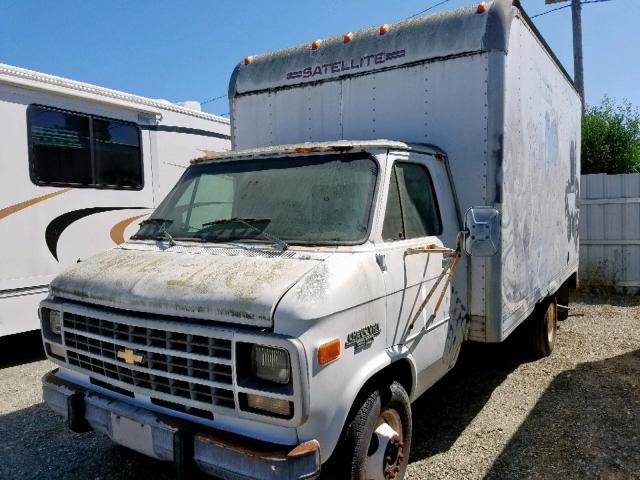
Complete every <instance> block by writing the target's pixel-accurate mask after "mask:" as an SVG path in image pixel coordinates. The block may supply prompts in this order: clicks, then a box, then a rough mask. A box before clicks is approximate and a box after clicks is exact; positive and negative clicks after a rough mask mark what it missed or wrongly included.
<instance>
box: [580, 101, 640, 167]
mask: <svg viewBox="0 0 640 480" xmlns="http://www.w3.org/2000/svg"><path fill="white" fill-rule="evenodd" d="M636 172H640V111H638V109H637V108H636V107H634V106H633V105H631V103H630V102H629V101H627V100H623V101H622V103H620V104H618V103H616V102H615V101H614V100H612V99H611V98H609V97H605V98H604V100H603V101H602V103H601V104H600V105H597V106H589V107H587V108H586V110H585V113H584V117H583V118H582V173H608V174H618V173H636Z"/></svg>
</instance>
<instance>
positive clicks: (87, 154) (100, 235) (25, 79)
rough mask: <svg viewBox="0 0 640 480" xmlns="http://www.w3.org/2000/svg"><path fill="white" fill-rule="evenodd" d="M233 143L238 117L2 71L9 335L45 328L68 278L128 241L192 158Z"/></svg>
mask: <svg viewBox="0 0 640 480" xmlns="http://www.w3.org/2000/svg"><path fill="white" fill-rule="evenodd" d="M187 105H191V106H193V107H196V108H197V107H199V106H198V105H197V102H196V104H195V105H194V104H193V103H191V104H189V103H187ZM229 146H230V140H229V122H228V120H227V119H224V118H221V117H217V116H215V115H210V114H207V113H204V112H201V111H198V110H196V109H194V108H186V107H185V106H181V105H177V104H172V103H169V102H167V101H162V100H151V99H148V98H143V97H139V96H135V95H130V94H127V93H124V92H119V91H115V90H109V89H106V88H101V87H97V86H95V85H89V84H86V83H81V82H77V81H73V80H68V79H65V78H59V77H54V76H51V75H45V74H43V73H39V72H34V71H30V70H25V69H22V68H16V67H12V66H9V65H3V64H0V169H1V170H2V175H1V176H0V232H2V235H1V236H2V240H1V241H0V245H1V246H2V248H0V336H3V335H9V334H13V333H18V332H24V331H27V330H33V329H37V328H39V323H38V318H37V315H35V314H34V308H36V306H37V305H38V303H39V302H40V300H42V299H43V298H44V297H45V296H46V293H47V288H48V284H49V282H50V281H51V279H52V278H53V277H54V276H55V275H56V274H58V273H59V272H61V271H62V270H63V269H64V268H66V267H68V266H69V265H71V264H73V263H75V262H78V261H81V260H84V259H85V258H87V257H89V256H91V255H93V254H95V253H97V252H99V251H101V250H105V249H107V248H110V247H111V246H114V245H115V244H118V243H122V242H123V241H124V239H126V238H127V237H128V236H129V235H130V234H131V233H132V232H133V231H135V229H136V227H137V224H138V223H139V222H140V221H141V220H142V219H144V218H145V216H147V215H148V214H149V213H150V212H151V211H152V209H154V208H155V207H157V205H158V202H159V201H160V200H161V199H162V198H163V197H164V196H165V195H166V193H167V192H168V191H169V190H170V189H171V188H172V187H173V185H174V184H175V183H176V181H177V179H178V178H179V177H180V176H181V175H182V174H183V173H184V169H185V168H186V166H187V165H188V164H189V160H191V159H193V158H196V157H199V156H201V155H202V154H203V152H202V151H203V150H208V151H221V150H226V149H228V148H229Z"/></svg>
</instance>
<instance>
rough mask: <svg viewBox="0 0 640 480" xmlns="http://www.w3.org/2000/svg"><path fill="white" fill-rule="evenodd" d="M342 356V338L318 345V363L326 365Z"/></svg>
mask: <svg viewBox="0 0 640 480" xmlns="http://www.w3.org/2000/svg"><path fill="white" fill-rule="evenodd" d="M339 356H340V339H339V338H336V339H335V340H331V341H330V342H326V343H323V344H322V345H320V346H319V347H318V365H326V364H327V363H329V362H331V361H333V360H335V359H336V358H338V357H339Z"/></svg>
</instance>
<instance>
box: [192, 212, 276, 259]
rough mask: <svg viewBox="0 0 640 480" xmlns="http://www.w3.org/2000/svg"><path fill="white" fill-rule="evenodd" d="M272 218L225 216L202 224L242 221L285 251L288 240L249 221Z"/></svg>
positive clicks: (262, 220) (206, 225)
mask: <svg viewBox="0 0 640 480" xmlns="http://www.w3.org/2000/svg"><path fill="white" fill-rule="evenodd" d="M270 221H271V219H270V218H240V217H233V218H223V219H220V220H214V221H212V222H205V223H203V224H202V226H203V227H211V226H213V225H220V224H224V223H241V224H243V225H245V226H247V227H249V228H250V229H251V230H253V231H255V232H258V234H260V235H262V236H263V237H264V238H266V239H267V240H270V241H272V242H273V243H275V244H276V245H277V246H278V247H280V251H281V252H284V251H285V250H286V249H287V248H289V244H288V243H287V242H285V241H284V240H282V239H281V238H278V237H276V236H274V235H271V234H269V233H267V232H265V231H264V230H260V229H259V228H258V227H256V226H254V225H251V223H249V222H255V223H258V222H270Z"/></svg>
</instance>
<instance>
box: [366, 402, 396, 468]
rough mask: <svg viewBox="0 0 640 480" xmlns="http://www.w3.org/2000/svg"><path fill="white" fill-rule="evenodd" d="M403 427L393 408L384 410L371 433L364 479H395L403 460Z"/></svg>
mask: <svg viewBox="0 0 640 480" xmlns="http://www.w3.org/2000/svg"><path fill="white" fill-rule="evenodd" d="M404 456H405V452H404V429H403V428H402V419H401V417H400V414H399V413H398V411H396V410H395V409H392V408H389V409H386V410H384V411H383V412H382V413H381V414H380V417H378V421H377V423H376V428H375V430H374V431H373V434H372V435H371V440H370V443H369V450H368V453H367V458H366V467H365V476H364V478H365V479H366V480H397V479H398V478H399V475H400V471H401V467H402V462H403V460H404Z"/></svg>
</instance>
